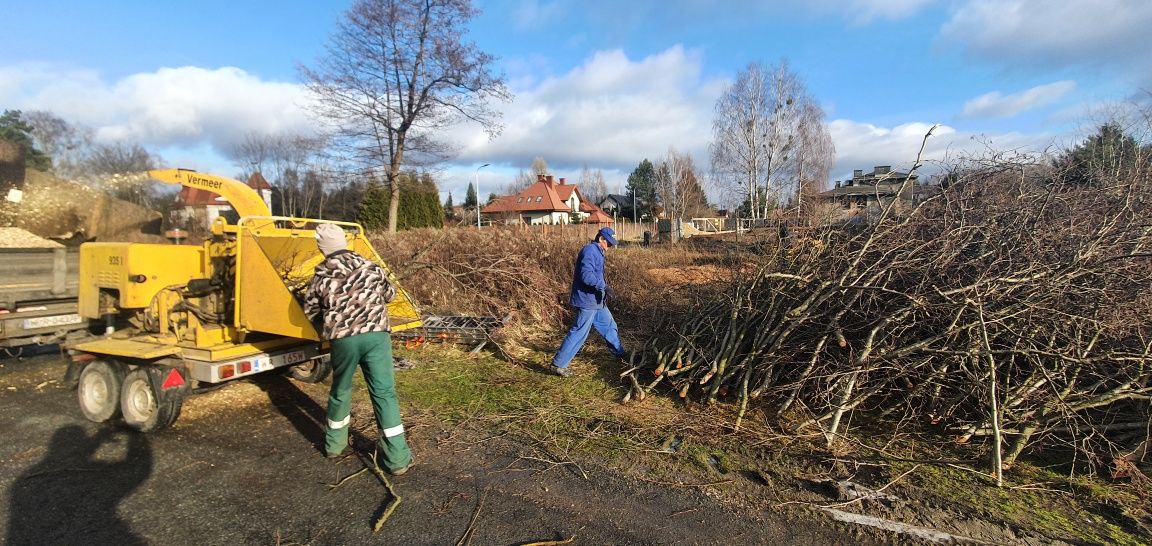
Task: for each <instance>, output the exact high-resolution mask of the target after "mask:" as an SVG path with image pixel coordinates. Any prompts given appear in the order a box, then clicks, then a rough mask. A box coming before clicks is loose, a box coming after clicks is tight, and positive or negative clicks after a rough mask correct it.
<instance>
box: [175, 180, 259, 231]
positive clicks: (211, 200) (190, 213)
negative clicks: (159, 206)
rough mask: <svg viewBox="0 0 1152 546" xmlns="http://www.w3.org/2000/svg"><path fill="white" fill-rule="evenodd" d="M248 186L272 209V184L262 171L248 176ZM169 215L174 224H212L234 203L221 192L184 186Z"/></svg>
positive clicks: (229, 210) (228, 210)
mask: <svg viewBox="0 0 1152 546" xmlns="http://www.w3.org/2000/svg"><path fill="white" fill-rule="evenodd" d="M248 187H250V188H252V189H254V190H256V193H257V194H259V195H260V198H261V199H263V200H264V204H266V205H268V210H272V185H271V184H269V183H268V181H267V180H265V179H264V175H262V174H260V173H252V176H249V177H248ZM170 211H171V212H170V213H169V217H170V219H171V220H172V223H173V225H177V226H180V225H189V224H192V223H195V224H198V225H202V226H205V227H207V226H210V225H212V222H215V221H216V218H218V217H220V216H221V215H224V214H227V213H228V212H231V211H232V205H231V204H229V203H228V200H227V199H225V198H224V197H222V196H220V195H219V194H216V193H213V192H210V191H208V190H202V189H200V188H190V187H187V186H185V187H183V188H181V189H180V193H178V194H176V199H175V201H174V202H173V203H172V208H171V209H170Z"/></svg>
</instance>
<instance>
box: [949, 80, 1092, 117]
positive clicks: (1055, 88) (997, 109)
mask: <svg viewBox="0 0 1152 546" xmlns="http://www.w3.org/2000/svg"><path fill="white" fill-rule="evenodd" d="M1073 89H1076V82H1073V81H1069V80H1064V81H1058V82H1053V83H1049V84H1045V85H1037V86H1036V87H1033V88H1031V89H1027V90H1025V91H1022V92H1020V93H1013V94H1011V95H1003V94H1001V93H1000V92H999V91H993V92H991V93H985V94H983V95H980V96H979V97H976V98H974V99H972V100H970V101H968V102H966V103H964V111H963V116H964V117H968V118H993V119H1002V118H1010V117H1013V116H1016V115H1019V114H1021V113H1022V112H1025V111H1027V110H1031V109H1033V108H1038V107H1040V106H1045V105H1048V104H1052V103H1054V102H1056V101H1058V100H1060V99H1061V98H1063V97H1064V96H1065V95H1067V94H1068V93H1069V92H1071V91H1072V90H1073Z"/></svg>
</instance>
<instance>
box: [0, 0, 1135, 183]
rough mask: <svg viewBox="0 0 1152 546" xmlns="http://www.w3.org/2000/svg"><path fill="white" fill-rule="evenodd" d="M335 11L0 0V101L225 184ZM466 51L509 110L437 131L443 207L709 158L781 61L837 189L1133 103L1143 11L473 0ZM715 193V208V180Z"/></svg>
mask: <svg viewBox="0 0 1152 546" xmlns="http://www.w3.org/2000/svg"><path fill="white" fill-rule="evenodd" d="M350 3H351V2H350V0H333V1H321V2H316V1H310V2H302V1H279V2H271V1H264V0H249V1H240V2H237V1H230V2H223V1H217V0H201V1H198V2H182V1H175V0H174V1H170V2H154V1H153V2H144V1H136V0H119V1H116V2H102V3H96V2H75V1H69V2H64V1H60V0H37V1H30V0H8V1H7V2H5V17H4V18H3V20H2V21H0V108H17V109H23V110H49V111H52V112H54V113H56V114H57V115H59V116H61V117H63V118H65V119H67V120H69V121H73V122H76V123H81V124H84V125H87V126H90V127H93V128H94V129H96V131H97V132H96V134H97V136H98V138H100V139H103V140H106V141H114V140H129V141H133V142H139V143H141V144H143V145H145V146H146V147H148V148H149V149H151V150H154V151H156V152H158V153H159V154H160V155H161V156H162V157H163V158H164V159H165V160H167V162H168V163H169V164H170V165H171V166H181V167H191V168H197V169H201V170H206V171H211V172H218V173H221V174H233V173H235V172H237V171H238V167H237V166H235V165H232V164H231V163H230V162H229V161H228V160H227V159H225V158H224V156H223V155H222V154H221V153H220V151H221V150H223V149H226V147H227V146H228V145H230V144H231V143H233V142H236V141H238V140H241V139H243V138H244V137H245V136H246V135H248V134H252V133H293V132H306V131H308V130H310V129H311V128H312V127H313V126H314V124H313V123H312V122H311V121H310V120H309V119H308V116H307V114H306V112H305V111H304V109H303V108H302V105H303V103H304V101H305V100H306V93H305V92H304V90H303V89H302V87H301V86H300V85H299V78H298V72H297V66H298V65H299V64H301V63H303V64H305V65H308V64H311V63H313V62H314V61H315V59H317V58H318V57H319V56H321V55H322V54H323V47H324V43H325V41H326V40H327V38H328V36H329V34H330V33H331V32H333V30H334V29H335V24H336V21H337V19H338V17H339V16H340V14H341V13H342V12H343V11H344V10H345V9H346V8H347V7H348V5H350ZM477 6H478V7H479V8H480V9H481V10H482V14H481V16H480V17H478V18H477V19H476V20H475V21H473V24H472V25H471V29H472V32H471V35H470V36H469V38H470V39H471V40H473V41H475V42H476V43H477V45H478V46H479V47H480V48H482V49H484V50H485V51H488V52H490V53H492V54H494V55H496V56H497V57H498V61H497V69H498V70H500V71H502V72H504V73H505V74H506V76H507V77H508V81H509V84H510V86H511V88H512V91H513V92H514V93H515V95H516V98H515V100H513V101H512V102H510V103H507V104H503V105H501V109H502V110H503V111H504V119H503V123H504V125H505V130H504V132H503V133H502V134H501V135H500V136H499V137H497V138H496V139H494V140H488V139H487V138H485V137H484V136H483V134H482V133H481V132H480V131H479V130H478V128H476V127H459V128H456V129H455V130H453V131H452V132H451V133H450V134H449V135H448V136H449V137H450V138H451V139H453V140H454V141H455V142H456V144H457V147H458V149H459V154H458V156H457V157H456V159H455V160H453V161H452V162H451V163H449V164H447V165H445V166H444V167H443V170H442V172H441V173H439V180H440V183H441V189H442V190H444V192H445V193H447V192H448V191H451V192H452V193H453V195H454V197H455V198H456V200H457V201H459V200H460V199H461V198H462V197H463V194H464V191H465V188H466V187H467V185H468V183H469V182H471V181H472V180H473V177H474V176H477V170H476V167H477V166H478V165H481V164H484V163H491V166H490V167H488V168H485V169H481V170H480V171H479V180H480V188H481V193H482V194H487V193H489V192H491V191H495V190H498V189H500V188H501V187H502V186H504V185H506V184H507V183H508V181H509V180H510V179H511V178H512V177H513V176H514V175H515V174H516V173H517V172H518V171H519V170H521V169H528V168H529V167H530V165H531V162H532V159H533V158H534V157H536V156H541V157H543V158H544V159H545V160H546V161H547V162H548V164H549V166H550V167H551V170H552V171H553V173H554V174H556V175H557V176H564V177H568V178H570V179H576V178H577V177H578V176H579V172H580V169H581V167H582V166H584V165H587V166H588V167H590V168H592V169H600V170H602V171H603V172H604V173H605V176H606V179H607V181H608V185H609V188H610V189H612V190H616V189H619V188H621V187H622V186H623V183H624V181H625V179H626V178H627V175H628V173H629V172H630V171H631V169H632V168H634V167H635V166H636V164H637V163H639V161H640V160H641V159H644V158H648V159H651V160H653V161H656V160H658V159H660V158H661V157H662V156H664V155H665V154H666V153H667V152H668V150H669V149H670V148H674V149H675V150H677V151H678V152H681V153H684V152H687V153H690V154H692V156H693V158H694V159H695V161H696V164H697V165H698V166H700V167H703V168H706V167H707V164H708V142H709V141H710V139H711V120H712V108H713V105H714V104H715V101H716V99H717V97H718V96H719V95H720V94H721V93H722V92H723V90H724V88H725V87H726V86H727V85H729V84H730V83H731V81H732V80H733V79H734V78H735V77H736V75H737V74H738V73H739V72H740V71H741V70H742V69H743V68H745V67H746V66H747V65H748V63H750V62H763V63H765V64H774V63H777V62H779V61H780V60H782V59H786V60H787V61H788V63H789V65H790V67H791V69H792V71H793V72H794V73H796V74H797V75H798V76H799V77H800V78H801V79H802V80H804V82H805V83H806V84H807V86H808V89H809V92H810V93H811V95H812V96H813V97H814V98H815V99H816V100H817V101H818V102H819V103H820V104H821V105H822V106H823V107H824V110H825V112H826V113H827V122H828V124H829V130H830V132H831V134H832V136H833V141H834V143H835V146H836V150H837V160H836V166H835V169H834V170H833V177H834V179H839V178H843V177H844V176H845V175H848V174H850V173H851V171H852V170H853V169H870V168H871V167H873V166H875V165H893V166H895V167H898V168H899V167H902V166H903V167H907V166H908V165H910V164H911V162H912V161H913V160H914V159H915V156H916V152H917V150H918V148H919V144H920V141H921V139H922V137H923V135H924V133H925V132H926V131H927V129H928V127H930V126H932V125H933V124H940V125H941V127H940V128H939V129H938V130H937V132H936V133H935V136H934V137H933V138H932V139H931V140H930V142H929V146H928V148H927V155H928V158H929V159H936V160H938V159H944V158H948V157H956V156H958V155H963V154H966V153H975V152H978V151H979V150H980V149H982V148H983V147H984V146H985V145H987V144H991V145H992V146H994V147H997V148H1010V149H1022V150H1028V151H1037V150H1043V149H1046V148H1050V147H1052V146H1056V147H1062V146H1067V145H1068V144H1070V143H1071V142H1073V141H1074V140H1075V139H1077V138H1079V137H1080V136H1082V135H1083V134H1084V132H1086V131H1089V130H1091V128H1092V127H1093V125H1094V124H1095V123H1097V122H1099V121H1100V120H1101V119H1102V118H1101V116H1102V115H1104V114H1102V112H1107V111H1109V110H1110V109H1111V108H1114V107H1115V105H1117V104H1121V103H1123V102H1125V101H1130V100H1133V99H1134V98H1135V99H1141V98H1143V99H1146V98H1147V92H1148V90H1152V56H1149V55H1147V54H1146V52H1145V51H1144V50H1145V49H1146V48H1144V47H1142V46H1140V45H1138V44H1141V43H1143V41H1144V40H1145V38H1146V34H1147V32H1148V29H1152V2H1148V1H1147V0H776V1H746V0H729V1H727V2H712V1H704V0H667V1H662V2H658V1H648V0H631V1H620V0H613V1H609V0H581V1H575V0H554V1H547V0H491V1H486V2H478V3H477ZM711 190H712V191H711V193H712V195H713V196H714V198H715V199H717V200H721V201H723V200H726V199H731V197H730V196H727V195H726V191H725V189H723V188H712V189H711Z"/></svg>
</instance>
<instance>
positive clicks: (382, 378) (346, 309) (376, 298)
mask: <svg viewBox="0 0 1152 546" xmlns="http://www.w3.org/2000/svg"><path fill="white" fill-rule="evenodd" d="M316 245H317V246H318V247H319V248H320V252H322V253H323V254H324V261H322V262H320V264H319V265H317V266H316V271H315V273H314V274H313V276H312V280H311V281H310V282H309V283H308V291H307V293H306V294H305V297H304V313H305V314H307V315H308V318H309V319H311V320H312V322H313V324H317V325H318V326H319V328H317V329H318V330H322V334H321V335H322V336H323V337H324V339H327V340H329V342H330V343H331V345H332V355H331V356H332V360H331V362H332V389H331V390H330V391H329V393H328V427H327V429H326V433H325V439H324V450H325V453H326V454H327V456H328V457H340V456H343V455H345V454H346V453H348V452H349V447H348V425H349V422H350V421H351V406H352V377H353V376H354V375H355V374H356V366H357V365H359V366H360V369H361V370H363V372H364V379H365V381H366V382H367V383H368V393H369V395H370V396H371V398H372V410H373V412H374V413H375V414H376V425H377V426H378V427H379V428H380V440H379V449H377V452H376V462H377V464H379V465H380V467H381V468H383V469H385V470H387V471H388V472H390V473H392V474H393V475H397V476H398V475H400V474H403V473H405V472H407V471H408V468H409V467H410V466H411V465H412V451H411V450H409V449H408V443H407V441H406V440H405V438H404V425H403V424H402V423H401V421H400V405H399V403H398V402H397V400H396V385H395V378H394V377H393V371H392V335H391V333H390V329H389V327H388V302H390V301H392V299H393V298H395V297H396V288H395V287H394V286H393V285H392V283H390V282H388V276H387V274H386V273H385V272H384V269H383V268H382V267H380V266H379V265H377V264H375V263H373V262H371V261H369V260H367V259H365V258H364V257H363V256H360V255H359V254H356V253H355V252H352V251H351V250H348V242H347V239H346V237H345V235H344V230H343V229H341V228H340V227H339V226H337V225H335V224H320V225H319V226H317V227H316Z"/></svg>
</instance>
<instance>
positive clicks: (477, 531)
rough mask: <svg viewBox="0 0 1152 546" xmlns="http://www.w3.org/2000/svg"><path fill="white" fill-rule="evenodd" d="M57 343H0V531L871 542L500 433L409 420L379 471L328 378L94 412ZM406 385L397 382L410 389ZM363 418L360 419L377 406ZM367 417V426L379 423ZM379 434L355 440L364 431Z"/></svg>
mask: <svg viewBox="0 0 1152 546" xmlns="http://www.w3.org/2000/svg"><path fill="white" fill-rule="evenodd" d="M64 370H65V365H64V362H63V360H62V359H61V358H60V357H59V356H58V355H54V354H49V355H42V356H35V357H31V358H24V359H20V360H15V359H4V360H0V463H2V464H0V502H2V503H3V508H4V513H5V517H3V518H0V537H4V539H5V540H4V544H8V545H10V546H17V545H24V544H90V545H100V544H117V545H131V544H162V545H185V544H187V545H204V544H280V545H285V544H315V545H326V544H332V545H341V544H375V543H378V544H403V545H409V544H411V545H420V544H430V545H445V544H447V545H451V544H458V543H468V544H476V545H488V544H496V545H506V544H525V543H531V542H537V541H549V540H552V541H556V540H565V539H568V538H569V537H574V540H573V541H572V544H597V545H600V544H860V543H866V542H869V541H870V539H868V538H866V536H861V535H858V534H856V532H855V530H853V529H848V528H844V527H839V526H836V525H835V524H831V523H827V522H825V521H822V520H819V519H816V518H813V519H812V520H811V521H795V520H789V519H787V518H785V517H784V516H782V515H778V514H774V513H768V512H750V513H743V512H739V511H733V510H730V509H728V508H725V507H724V506H722V505H720V504H719V503H717V502H716V501H715V500H713V499H711V498H710V497H708V496H707V495H705V494H703V493H702V492H701V491H699V490H696V489H693V488H672V487H661V486H658V485H653V484H650V483H647V482H641V481H636V480H629V479H626V478H623V477H620V476H616V475H613V474H612V473H611V472H609V471H607V470H604V469H601V468H597V467H596V466H595V465H594V464H589V465H586V466H584V467H583V468H584V470H585V471H586V472H587V473H588V479H584V478H583V477H581V476H579V475H578V473H577V472H573V471H571V469H570V467H568V465H541V464H538V463H536V464H532V462H531V461H528V460H525V459H520V458H518V457H519V455H522V454H528V453H529V451H528V450H526V449H525V446H522V445H517V444H515V443H513V442H509V441H507V440H505V439H503V438H501V437H500V436H499V435H491V436H489V437H485V436H482V435H480V434H478V433H476V432H466V431H457V430H445V429H443V428H441V427H440V426H439V425H435V424H421V423H419V422H415V423H412V422H409V423H406V425H407V427H408V431H409V432H408V434H409V439H410V442H411V443H412V446H413V451H414V452H415V453H416V457H417V465H416V466H415V467H414V468H413V470H412V471H411V472H409V473H408V474H407V475H405V476H401V477H398V478H394V479H393V483H394V484H395V487H396V489H397V492H398V493H399V495H400V496H401V497H402V499H403V500H402V501H401V503H400V505H399V506H398V507H397V508H396V510H395V512H394V513H393V514H392V515H391V517H390V518H389V519H388V521H387V522H386V524H385V525H384V527H383V529H382V530H381V531H380V532H379V533H377V534H374V533H373V531H372V522H373V521H374V519H375V517H376V516H377V515H378V514H379V513H380V511H381V507H382V506H383V505H384V501H385V494H386V491H385V488H384V487H383V486H382V484H381V482H380V481H379V480H378V479H377V478H375V477H374V476H373V475H372V474H370V473H367V472H365V473H363V474H360V475H358V476H355V477H353V478H351V479H349V480H348V481H347V482H345V483H344V484H343V485H340V486H339V487H336V488H333V487H332V485H333V484H335V483H337V482H338V481H340V480H341V479H342V478H344V477H346V476H349V475H351V474H353V473H355V472H356V471H357V470H359V469H361V468H362V467H363V466H362V463H361V462H360V459H359V458H358V457H356V456H352V457H348V458H345V459H343V460H337V461H333V460H328V459H326V458H325V457H324V456H323V454H322V453H321V452H320V451H319V449H318V447H317V446H318V445H319V443H320V442H321V440H322V437H323V432H322V428H321V427H322V426H323V425H322V423H323V422H324V415H323V409H322V408H323V404H324V401H325V392H326V391H325V389H326V386H325V385H303V384H298V383H295V382H292V381H289V380H287V379H284V378H283V377H279V376H276V377H263V378H260V379H259V380H253V381H248V382H236V383H235V384H231V385H228V386H226V387H224V388H221V389H218V390H215V391H211V392H208V393H204V394H200V395H197V396H193V397H191V398H189V399H188V400H187V401H186V402H185V404H184V411H183V413H182V415H181V417H180V419H179V420H178V421H177V423H176V424H175V425H174V426H173V427H172V428H170V429H168V430H164V431H161V432H158V433H155V434H150V435H146V434H139V433H135V432H130V431H127V430H125V429H123V428H121V427H118V426H116V425H115V424H96V423H90V422H88V421H86V420H85V419H84V418H83V416H81V414H80V411H79V409H78V407H77V403H76V393H75V391H73V390H71V389H69V388H67V387H65V386H64V385H62V384H61V382H60V379H61V378H62V377H63V373H64ZM400 394H401V397H403V392H401V393H400ZM356 421H358V422H359V426H366V425H367V421H368V419H364V418H360V419H357V420H356ZM369 432H371V431H369ZM371 438H372V435H371V434H368V433H361V434H360V435H359V437H358V441H357V442H354V444H355V445H357V447H358V448H359V450H360V451H361V452H363V451H364V450H365V449H370V447H369V446H370V445H371V441H372V440H371Z"/></svg>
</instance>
